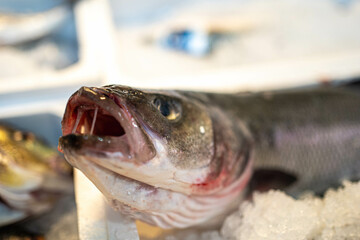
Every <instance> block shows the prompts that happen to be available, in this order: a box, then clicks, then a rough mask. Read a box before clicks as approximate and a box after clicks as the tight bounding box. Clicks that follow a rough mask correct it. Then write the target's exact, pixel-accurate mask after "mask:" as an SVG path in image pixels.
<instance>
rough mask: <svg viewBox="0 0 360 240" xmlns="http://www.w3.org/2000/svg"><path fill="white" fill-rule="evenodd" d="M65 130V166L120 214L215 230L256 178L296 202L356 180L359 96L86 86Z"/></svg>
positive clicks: (337, 91)
mask: <svg viewBox="0 0 360 240" xmlns="http://www.w3.org/2000/svg"><path fill="white" fill-rule="evenodd" d="M62 132H63V136H62V137H61V138H60V139H59V149H60V151H62V152H63V153H64V156H65V158H66V160H67V161H68V162H69V163H70V164H71V165H72V166H74V167H75V168H78V169H79V170H80V171H82V172H83V173H84V174H85V176H87V178H89V179H90V180H91V181H92V182H93V183H94V185H95V186H96V187H97V188H98V189H99V190H100V191H101V192H102V194H103V195H104V196H105V199H106V200H107V202H108V203H109V204H110V205H111V206H112V207H113V208H114V209H115V210H116V211H120V212H122V213H123V214H126V215H128V216H129V217H131V218H133V219H138V220H141V221H143V222H146V223H149V224H152V225H155V226H158V227H161V228H164V229H171V228H188V227H192V226H210V225H212V224H215V223H216V222H217V221H219V220H220V219H222V216H226V215H227V214H228V213H229V212H231V211H233V209H234V208H236V207H238V206H239V203H240V202H241V201H243V200H244V199H245V198H246V197H247V192H248V191H251V189H249V186H250V185H251V182H252V180H253V176H256V177H257V178H261V176H264V175H266V178H264V179H265V180H264V181H265V183H267V184H268V185H272V182H274V183H275V185H281V186H282V187H284V188H285V189H286V191H287V192H288V193H289V194H292V195H294V196H298V195H299V194H300V193H302V192H304V191H306V190H311V191H314V192H315V193H320V192H321V191H323V190H324V189H326V188H328V187H329V186H333V184H337V183H339V182H341V181H342V180H343V179H345V178H346V179H357V178H359V177H360V94H359V91H357V90H356V89H355V88H349V87H345V86H344V87H341V86H337V87H333V86H327V87H326V86H317V87H309V88H298V89H288V90H276V91H275V90H274V91H266V92H253V93H251V92H244V93H236V94H230V93H211V92H195V91H182V90H148V89H136V88H131V87H127V86H121V85H107V86H103V87H81V88H80V89H79V90H78V91H76V92H75V93H74V94H73V95H72V96H71V97H70V98H69V100H68V102H67V105H66V110H65V113H64V116H63V120H62ZM259 173H260V174H259ZM261 173H267V174H261ZM281 173H284V176H282V174H281ZM277 176H280V177H278V179H275V180H273V177H275V178H277ZM283 180H285V181H287V182H284V181H283ZM260 182H261V181H260ZM270 187H271V186H270Z"/></svg>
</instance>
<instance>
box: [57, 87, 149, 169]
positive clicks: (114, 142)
mask: <svg viewBox="0 0 360 240" xmlns="http://www.w3.org/2000/svg"><path fill="white" fill-rule="evenodd" d="M62 131H63V137H61V138H60V140H59V150H60V151H62V152H66V151H68V150H73V151H77V153H80V154H85V155H95V156H96V155H97V156H101V157H104V156H105V157H116V158H117V159H120V160H123V161H132V162H133V163H138V164H140V163H145V162H147V161H149V160H151V159H152V158H153V157H154V156H155V149H154V146H153V144H152V142H151V140H150V138H149V136H147V134H146V132H145V131H143V128H142V126H141V125H140V124H139V123H138V121H137V120H136V118H135V114H134V113H133V112H132V111H131V110H130V107H129V105H128V103H127V102H126V100H125V99H123V98H121V97H119V96H117V95H115V94H113V93H109V92H107V91H106V90H103V89H101V88H88V87H82V88H80V89H79V91H77V92H76V93H75V94H74V95H72V96H71V97H70V99H69V101H68V104H67V106H66V110H65V114H64V118H63V121H62Z"/></svg>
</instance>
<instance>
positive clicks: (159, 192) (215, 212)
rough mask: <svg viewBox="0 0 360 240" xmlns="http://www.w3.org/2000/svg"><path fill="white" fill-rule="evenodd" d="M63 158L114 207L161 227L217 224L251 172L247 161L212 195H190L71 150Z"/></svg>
mask: <svg viewBox="0 0 360 240" xmlns="http://www.w3.org/2000/svg"><path fill="white" fill-rule="evenodd" d="M67 157H68V158H69V160H70V161H71V162H76V164H77V165H76V166H77V168H79V169H80V170H81V171H82V172H83V173H84V174H85V175H86V176H87V177H88V178H89V179H90V180H91V181H92V182H93V183H94V185H95V186H96V187H97V188H98V189H99V190H100V191H101V192H102V193H103V195H104V196H105V199H106V200H107V202H108V203H109V205H110V206H112V207H113V208H114V209H115V210H117V211H120V212H122V213H123V214H126V215H128V216H130V217H131V218H134V219H139V220H142V221H144V222H147V223H149V224H152V225H155V226H159V227H161V228H164V229H171V228H187V227H190V226H194V225H202V224H204V223H206V222H209V221H211V222H212V224H218V223H219V222H220V221H221V219H222V218H221V217H219V216H222V215H224V214H226V213H229V212H230V211H232V210H233V209H234V208H235V207H236V206H237V205H236V204H237V203H238V202H239V201H242V200H243V196H244V195H243V193H244V192H245V191H244V189H245V188H246V186H247V183H248V182H249V179H250V177H251V173H252V162H249V164H248V165H247V167H246V169H245V170H244V173H243V175H242V177H241V178H239V179H238V180H237V181H235V182H234V183H232V184H231V185H229V186H227V187H225V188H224V189H222V190H221V191H219V192H217V193H214V194H209V195H194V194H183V193H179V192H175V191H171V190H168V189H164V188H161V187H153V186H151V185H148V184H147V183H143V182H140V181H137V180H134V179H131V178H127V177H124V176H123V175H120V174H118V173H116V172H114V171H112V170H110V169H107V168H104V167H102V166H100V165H99V164H97V163H95V162H94V161H92V160H91V158H90V160H89V157H88V156H81V155H80V156H79V155H76V153H74V152H72V153H69V154H68V155H67ZM214 219H215V221H214ZM217 221H219V222H217Z"/></svg>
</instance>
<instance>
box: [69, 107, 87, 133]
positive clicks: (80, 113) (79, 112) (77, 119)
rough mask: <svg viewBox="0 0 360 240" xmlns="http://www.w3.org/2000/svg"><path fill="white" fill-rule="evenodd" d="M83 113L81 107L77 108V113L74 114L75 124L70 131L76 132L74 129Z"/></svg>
mask: <svg viewBox="0 0 360 240" xmlns="http://www.w3.org/2000/svg"><path fill="white" fill-rule="evenodd" d="M83 114H84V111H83V110H82V109H78V113H77V116H76V121H75V125H74V128H73V130H72V131H71V133H75V132H76V129H77V127H78V125H79V123H80V120H81V118H82V115H83Z"/></svg>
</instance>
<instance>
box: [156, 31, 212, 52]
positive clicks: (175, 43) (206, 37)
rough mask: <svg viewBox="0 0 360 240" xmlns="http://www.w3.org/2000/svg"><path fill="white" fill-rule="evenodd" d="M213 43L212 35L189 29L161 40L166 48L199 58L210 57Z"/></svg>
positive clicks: (173, 33) (175, 32)
mask: <svg viewBox="0 0 360 240" xmlns="http://www.w3.org/2000/svg"><path fill="white" fill-rule="evenodd" d="M212 42H213V38H212V35H211V34H208V33H206V32H202V31H194V30H188V29H185V30H180V31H174V32H171V33H170V34H168V35H167V36H165V37H164V38H163V39H161V40H160V43H161V45H162V46H163V47H165V48H170V49H174V50H178V51H182V52H185V53H187V54H190V55H193V56H199V57H202V56H205V55H208V54H209V53H210V52H211V50H212Z"/></svg>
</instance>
